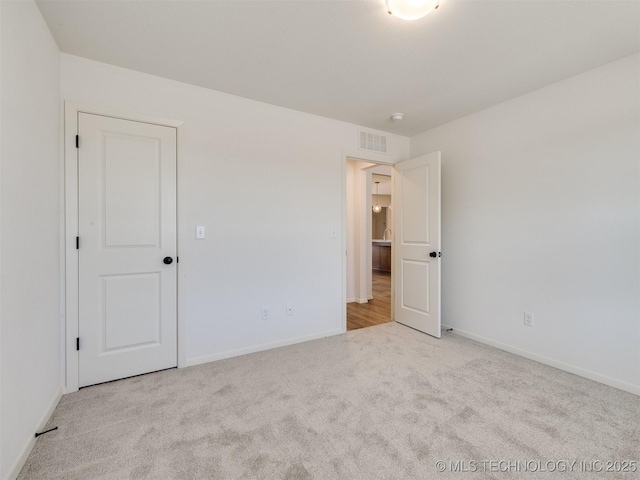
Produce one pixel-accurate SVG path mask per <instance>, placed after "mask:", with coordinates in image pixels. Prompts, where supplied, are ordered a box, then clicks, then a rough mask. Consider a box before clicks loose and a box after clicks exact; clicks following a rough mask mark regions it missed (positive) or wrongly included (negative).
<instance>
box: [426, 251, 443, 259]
mask: <svg viewBox="0 0 640 480" xmlns="http://www.w3.org/2000/svg"><path fill="white" fill-rule="evenodd" d="M429 256H430V257H431V258H436V257H441V256H442V252H431V253H430V254H429Z"/></svg>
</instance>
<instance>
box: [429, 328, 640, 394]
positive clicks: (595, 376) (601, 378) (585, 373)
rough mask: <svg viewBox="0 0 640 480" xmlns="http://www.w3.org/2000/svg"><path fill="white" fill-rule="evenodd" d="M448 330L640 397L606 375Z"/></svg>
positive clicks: (636, 389)
mask: <svg viewBox="0 0 640 480" xmlns="http://www.w3.org/2000/svg"><path fill="white" fill-rule="evenodd" d="M449 328H451V329H452V332H451V333H455V334H456V335H460V336H461V337H465V338H468V339H470V340H475V341H476V342H480V343H484V344H485V345H489V346H491V347H496V348H499V349H500V350H504V351H505V352H509V353H513V354H515V355H518V356H520V357H524V358H528V359H529V360H533V361H536V362H538V363H543V364H545V365H548V366H550V367H554V368H558V369H560V370H564V371H565V372H569V373H573V374H574V375H578V376H580V377H584V378H588V379H589V380H593V381H594V382H598V383H603V384H605V385H608V386H610V387H613V388H617V389H619V390H624V391H625V392H629V393H633V394H635V395H640V386H638V385H633V384H631V383H626V382H623V381H621V380H617V379H615V378H611V377H607V376H606V375H601V374H599V373H595V372H592V371H590V370H585V369H584V368H580V367H576V366H574V365H570V364H568V363H564V362H559V361H558V360H554V359H553V358H549V357H545V356H543V355H538V354H537V353H533V352H529V351H527V350H523V349H521V348H518V347H513V346H511V345H507V344H505V343H500V342H496V341H494V340H491V339H489V338H485V337H481V336H480V335H476V334H475V333H471V332H465V331H464V330H459V329H457V328H454V327H451V326H448V325H442V329H443V330H446V329H449Z"/></svg>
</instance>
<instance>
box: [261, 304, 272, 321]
mask: <svg viewBox="0 0 640 480" xmlns="http://www.w3.org/2000/svg"><path fill="white" fill-rule="evenodd" d="M270 316H271V313H270V312H269V307H262V319H263V320H269V318H270Z"/></svg>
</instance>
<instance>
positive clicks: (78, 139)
mask: <svg viewBox="0 0 640 480" xmlns="http://www.w3.org/2000/svg"><path fill="white" fill-rule="evenodd" d="M76 148H80V135H76Z"/></svg>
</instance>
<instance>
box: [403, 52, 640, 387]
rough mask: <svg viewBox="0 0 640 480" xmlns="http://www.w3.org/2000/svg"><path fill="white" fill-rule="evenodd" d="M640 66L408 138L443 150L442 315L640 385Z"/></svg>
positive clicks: (583, 78) (573, 81) (420, 147)
mask: <svg viewBox="0 0 640 480" xmlns="http://www.w3.org/2000/svg"><path fill="white" fill-rule="evenodd" d="M639 63H640V57H639V56H638V55H634V56H631V57H628V58H625V59H622V60H620V61H617V62H614V63H611V64H609V65H606V66H603V67H601V68H597V69H595V70H591V71H589V72H586V73H584V74H582V75H578V76H576V77H573V78H569V79H567V80H565V81H562V82H560V83H556V84H554V85H551V86H549V87H546V88H543V89H540V90H537V91H534V92H531V93H529V94H527V95H524V96H521V97H519V98H516V99H514V100H511V101H508V102H505V103H502V104H500V105H497V106H494V107H492V108H489V109H486V110H483V111H481V112H478V113H476V114H473V115H469V116H467V117H464V118H462V119H459V120H457V121H454V122H451V123H449V124H446V125H443V126H441V127H438V128H435V129H433V130H429V131H427V132H425V133H422V134H420V135H417V136H415V137H413V138H411V155H412V157H413V156H417V155H420V154H424V153H428V152H432V151H436V150H441V151H442V195H443V198H442V208H443V210H442V211H443V215H442V242H443V244H442V245H443V246H442V251H443V258H442V282H443V283H442V302H443V305H442V310H443V323H445V324H448V325H450V326H452V327H454V329H457V330H461V331H463V332H468V333H470V334H473V335H477V336H480V337H484V338H485V339H488V340H489V341H491V342H498V343H501V344H504V345H506V346H509V347H512V348H515V349H519V350H521V351H523V352H529V353H532V354H534V356H538V357H544V358H546V359H548V360H551V361H552V362H551V363H554V362H555V363H556V364H563V365H564V366H565V367H567V366H568V367H570V369H572V370H573V371H576V372H579V373H582V374H587V375H589V376H591V377H592V378H596V379H599V380H601V381H605V382H608V383H610V384H615V385H618V386H622V387H623V388H627V389H630V390H634V388H635V391H636V392H640V389H639V388H638V386H640V279H639V274H640V268H639V267H640V252H639V249H640V210H639V205H640V185H639V180H640V145H639V138H640V133H639V132H640V88H639V85H640V68H639ZM525 310H526V311H531V312H533V313H534V315H535V327H534V328H530V327H525V326H523V312H524V311H525Z"/></svg>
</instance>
